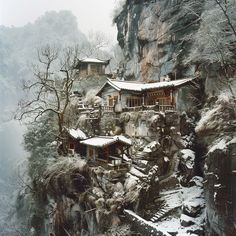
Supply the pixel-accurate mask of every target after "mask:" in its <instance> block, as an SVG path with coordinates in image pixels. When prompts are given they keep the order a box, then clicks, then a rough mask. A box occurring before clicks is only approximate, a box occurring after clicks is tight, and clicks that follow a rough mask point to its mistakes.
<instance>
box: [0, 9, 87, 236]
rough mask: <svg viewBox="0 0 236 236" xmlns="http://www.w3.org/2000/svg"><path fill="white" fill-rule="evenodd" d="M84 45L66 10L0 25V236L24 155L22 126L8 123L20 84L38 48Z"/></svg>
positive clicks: (83, 40) (28, 76) (18, 94)
mask: <svg viewBox="0 0 236 236" xmlns="http://www.w3.org/2000/svg"><path fill="white" fill-rule="evenodd" d="M84 42H87V39H86V36H85V35H84V34H83V33H82V32H81V31H80V30H79V29H78V27H77V21H76V17H75V16H74V15H72V13H71V12H69V11H60V12H54V11H52V12H47V13H45V14H44V15H43V16H41V17H39V18H38V19H37V20H36V21H35V22H34V23H33V24H27V25H25V26H23V27H5V26H0V163H1V164H0V196H1V197H0V235H2V234H1V233H2V232H1V225H2V226H3V227H5V222H3V223H2V224H1V217H3V216H4V212H5V213H6V211H7V210H9V209H8V207H7V204H8V202H9V199H10V196H9V195H10V193H11V192H12V187H13V183H14V181H16V180H14V174H15V173H14V172H15V168H16V166H17V165H18V164H19V162H20V161H21V160H24V159H25V158H26V155H27V154H26V153H25V151H24V148H23V133H24V127H23V126H20V124H19V123H18V122H16V121H12V120H11V119H12V117H13V113H14V111H15V109H16V104H17V102H18V100H19V98H20V97H21V94H22V86H21V81H22V79H25V80H27V79H30V78H32V71H31V70H30V67H31V65H32V64H33V63H34V62H36V61H37V49H39V48H42V47H43V46H45V45H46V44H50V45H53V46H56V47H59V48H61V47H63V46H70V45H74V44H80V43H84ZM7 235H9V234H7Z"/></svg>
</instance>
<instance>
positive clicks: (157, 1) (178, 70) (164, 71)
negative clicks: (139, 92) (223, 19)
mask: <svg viewBox="0 0 236 236" xmlns="http://www.w3.org/2000/svg"><path fill="white" fill-rule="evenodd" d="M189 2H190V1H178V0H174V1H173V0H166V1H163V0H154V1H146V0H139V1H137V0H128V1H126V4H125V5H124V7H123V10H122V11H121V13H120V14H119V15H118V16H117V17H116V18H115V22H116V24H117V28H118V36H117V39H118V42H119V44H120V46H121V48H122V49H123V50H124V54H125V62H124V68H123V69H124V76H125V77H127V78H130V79H132V78H135V79H139V80H159V79H160V77H161V76H165V75H169V76H170V77H172V78H173V79H175V78H180V77H183V76H187V75H192V74H193V73H194V71H193V68H187V67H185V66H184V65H183V63H182V62H183V60H184V58H185V57H186V55H187V54H188V53H189V49H190V46H191V44H192V35H193V34H194V32H196V30H197V29H198V27H199V19H198V17H197V14H199V13H201V10H202V6H203V2H204V1H202V0H201V1H195V3H191V4H190V3H189Z"/></svg>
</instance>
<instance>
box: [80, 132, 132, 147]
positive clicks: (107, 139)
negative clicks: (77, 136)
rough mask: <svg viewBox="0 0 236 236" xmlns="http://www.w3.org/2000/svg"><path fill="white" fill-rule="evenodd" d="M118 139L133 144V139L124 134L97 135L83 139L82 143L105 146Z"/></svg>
mask: <svg viewBox="0 0 236 236" xmlns="http://www.w3.org/2000/svg"><path fill="white" fill-rule="evenodd" d="M118 141H120V142H122V143H125V144H127V145H132V142H131V140H130V139H128V138H126V137H125V136H123V135H116V136H97V137H93V138H89V139H86V140H84V141H81V142H80V143H82V144H85V145H88V146H93V147H104V146H107V145H111V144H113V143H116V142H118Z"/></svg>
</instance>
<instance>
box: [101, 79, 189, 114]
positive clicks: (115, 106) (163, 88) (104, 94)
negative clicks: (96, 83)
mask: <svg viewBox="0 0 236 236" xmlns="http://www.w3.org/2000/svg"><path fill="white" fill-rule="evenodd" d="M192 80H193V79H180V80H172V81H163V82H154V83H143V82H138V81H120V80H111V79H108V80H107V82H106V83H105V84H104V85H103V86H102V88H101V89H100V90H99V91H98V93H97V96H99V97H101V98H102V99H103V104H102V105H103V106H104V107H105V109H106V110H114V111H116V112H122V111H124V110H125V109H126V108H134V107H142V106H154V105H158V106H159V107H160V110H161V111H165V110H175V109H176V102H177V96H178V90H179V88H181V87H183V86H185V85H187V84H189V83H190V82H191V81H192Z"/></svg>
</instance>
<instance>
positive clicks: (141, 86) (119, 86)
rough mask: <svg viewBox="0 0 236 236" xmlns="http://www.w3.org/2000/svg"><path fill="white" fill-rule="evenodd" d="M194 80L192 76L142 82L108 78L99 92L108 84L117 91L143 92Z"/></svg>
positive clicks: (180, 84)
mask: <svg viewBox="0 0 236 236" xmlns="http://www.w3.org/2000/svg"><path fill="white" fill-rule="evenodd" d="M192 80H193V79H192V78H188V79H180V80H171V81H163V82H155V83H142V82H136V81H119V80H110V79H108V80H107V82H106V83H105V84H104V85H103V87H102V88H101V89H100V91H99V92H98V93H100V92H101V91H102V90H103V88H104V87H105V86H106V85H107V84H109V85H110V86H112V87H113V88H114V89H116V90H117V91H120V90H128V91H136V92H142V91H146V90H151V89H162V88H175V87H179V86H182V85H185V84H187V83H188V82H190V81H192Z"/></svg>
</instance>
